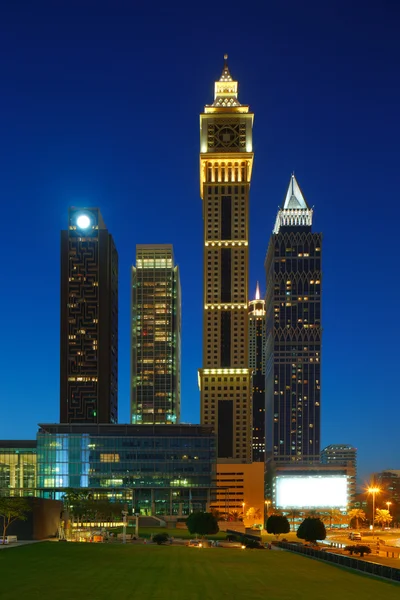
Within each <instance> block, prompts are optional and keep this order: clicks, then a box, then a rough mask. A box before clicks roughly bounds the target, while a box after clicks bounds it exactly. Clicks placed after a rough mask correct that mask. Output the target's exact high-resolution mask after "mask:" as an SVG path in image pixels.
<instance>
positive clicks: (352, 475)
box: [321, 444, 357, 502]
mask: <svg viewBox="0 0 400 600" xmlns="http://www.w3.org/2000/svg"><path fill="white" fill-rule="evenodd" d="M321 463H322V464H323V465H336V466H346V467H349V469H348V480H349V501H350V502H353V501H354V498H355V496H356V485H357V448H354V446H351V445H350V444H330V446H326V447H325V448H324V449H323V450H321Z"/></svg>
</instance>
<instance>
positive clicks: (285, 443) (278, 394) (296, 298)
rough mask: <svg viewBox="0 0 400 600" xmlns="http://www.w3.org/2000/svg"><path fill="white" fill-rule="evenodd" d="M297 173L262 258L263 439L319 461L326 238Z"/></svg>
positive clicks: (282, 457)
mask: <svg viewBox="0 0 400 600" xmlns="http://www.w3.org/2000/svg"><path fill="white" fill-rule="evenodd" d="M312 216H313V211H312V209H311V208H310V207H309V205H308V204H307V202H306V200H305V198H304V195H303V193H302V191H301V189H300V187H299V185H298V183H297V180H296V178H295V176H294V175H292V177H291V179H290V183H289V187H288V190H287V193H286V197H285V200H284V202H283V206H282V208H281V209H280V210H279V212H278V216H277V219H276V223H275V228H274V231H273V234H272V236H271V239H270V242H269V246H268V251H267V256H266V260H265V269H266V278H267V295H266V307H265V308H266V320H267V342H266V432H265V434H266V445H267V458H268V459H272V460H274V461H275V462H293V461H305V462H318V461H319V458H320V404H321V335H322V329H321V289H322V288H321V285H322V273H321V242H322V235H321V234H320V233H313V232H312Z"/></svg>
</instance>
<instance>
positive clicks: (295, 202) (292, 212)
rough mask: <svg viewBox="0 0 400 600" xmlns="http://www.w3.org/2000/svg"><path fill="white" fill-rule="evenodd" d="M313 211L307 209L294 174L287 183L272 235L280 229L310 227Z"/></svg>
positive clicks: (307, 206)
mask: <svg viewBox="0 0 400 600" xmlns="http://www.w3.org/2000/svg"><path fill="white" fill-rule="evenodd" d="M312 216H313V210H312V208H310V207H309V205H308V203H307V201H306V199H305V198H304V194H303V192H302V191H301V188H300V186H299V184H298V182H297V179H296V177H295V176H294V173H292V176H291V178H290V181H289V185H288V189H287V192H286V196H285V200H284V202H283V205H282V207H281V208H280V209H279V210H278V215H277V217H276V221H275V227H274V233H279V229H280V227H309V228H311V225H312Z"/></svg>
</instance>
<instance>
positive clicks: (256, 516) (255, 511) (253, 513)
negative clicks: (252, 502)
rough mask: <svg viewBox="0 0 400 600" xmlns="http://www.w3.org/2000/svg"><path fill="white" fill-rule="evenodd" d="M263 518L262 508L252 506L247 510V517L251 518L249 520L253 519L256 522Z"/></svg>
mask: <svg viewBox="0 0 400 600" xmlns="http://www.w3.org/2000/svg"><path fill="white" fill-rule="evenodd" d="M261 518H262V517H261V510H260V509H259V508H254V506H251V507H250V508H249V509H248V510H247V512H246V519H249V521H251V520H252V521H253V522H254V523H255V522H256V521H260V520H261Z"/></svg>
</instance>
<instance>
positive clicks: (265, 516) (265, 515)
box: [264, 500, 271, 529]
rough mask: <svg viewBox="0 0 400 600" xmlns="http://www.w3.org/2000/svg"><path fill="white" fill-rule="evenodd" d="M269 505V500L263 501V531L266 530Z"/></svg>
mask: <svg viewBox="0 0 400 600" xmlns="http://www.w3.org/2000/svg"><path fill="white" fill-rule="evenodd" d="M270 504H271V500H265V501H264V505H265V511H264V513H265V514H264V529H266V528H267V521H268V514H269V505H270Z"/></svg>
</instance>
